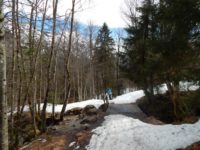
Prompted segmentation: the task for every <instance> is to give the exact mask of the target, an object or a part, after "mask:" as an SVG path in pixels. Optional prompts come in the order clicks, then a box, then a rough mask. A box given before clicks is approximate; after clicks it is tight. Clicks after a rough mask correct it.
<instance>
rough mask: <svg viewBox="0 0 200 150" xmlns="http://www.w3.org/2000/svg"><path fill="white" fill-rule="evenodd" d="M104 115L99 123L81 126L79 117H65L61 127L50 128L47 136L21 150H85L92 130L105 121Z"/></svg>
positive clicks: (42, 136) (99, 119) (60, 124)
mask: <svg viewBox="0 0 200 150" xmlns="http://www.w3.org/2000/svg"><path fill="white" fill-rule="evenodd" d="M103 118H104V114H101V115H99V117H98V120H97V122H95V123H92V124H80V119H79V116H78V115H74V116H65V118H64V121H63V122H60V123H59V125H56V126H52V127H49V129H48V131H47V133H46V134H43V135H41V136H39V137H38V138H37V139H35V140H34V141H32V142H31V143H29V144H28V145H23V146H21V147H20V148H19V149H20V150H74V149H78V150H85V147H86V145H88V144H89V141H90V138H91V136H92V132H91V131H92V129H94V128H95V127H97V126H98V125H99V124H101V122H102V121H103Z"/></svg>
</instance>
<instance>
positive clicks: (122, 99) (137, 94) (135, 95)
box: [110, 90, 144, 104]
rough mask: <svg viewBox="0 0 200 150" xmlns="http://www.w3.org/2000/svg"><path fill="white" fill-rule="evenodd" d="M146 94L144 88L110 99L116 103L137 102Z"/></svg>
mask: <svg viewBox="0 0 200 150" xmlns="http://www.w3.org/2000/svg"><path fill="white" fill-rule="evenodd" d="M143 96H144V92H143V90H139V91H134V92H130V93H127V94H124V95H121V96H117V97H116V98H114V99H113V100H111V101H110V103H115V104H129V103H135V102H136V101H137V100H138V99H139V98H141V97H143Z"/></svg>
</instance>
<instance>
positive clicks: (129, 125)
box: [86, 115, 200, 150]
mask: <svg viewBox="0 0 200 150" xmlns="http://www.w3.org/2000/svg"><path fill="white" fill-rule="evenodd" d="M93 133H94V134H93V136H92V138H91V140H90V143H89V145H88V146H87V147H86V148H87V150H128V149H135V150H175V149H177V148H185V147H186V146H188V145H190V144H192V143H194V142H197V141H199V140H200V121H198V122H197V123H195V124H183V125H151V124H147V123H144V122H141V121H140V120H138V119H133V118H130V117H126V116H123V115H110V116H107V117H105V121H104V122H103V124H102V126H101V127H98V128H96V129H94V130H93Z"/></svg>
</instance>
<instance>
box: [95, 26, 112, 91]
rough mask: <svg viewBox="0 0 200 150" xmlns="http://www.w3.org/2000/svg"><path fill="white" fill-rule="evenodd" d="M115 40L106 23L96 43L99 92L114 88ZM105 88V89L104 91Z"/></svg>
mask: <svg viewBox="0 0 200 150" xmlns="http://www.w3.org/2000/svg"><path fill="white" fill-rule="evenodd" d="M113 51H114V40H113V38H112V37H111V32H110V30H109V28H108V26H107V24H106V23H104V24H103V26H102V27H101V28H100V30H99V32H98V35H97V38H96V43H95V52H94V58H95V70H96V71H95V72H96V78H97V81H98V83H97V87H96V88H97V91H98V93H99V94H100V93H101V92H102V90H103V89H105V88H106V87H109V86H113V76H114V55H113ZM102 88H103V89H102Z"/></svg>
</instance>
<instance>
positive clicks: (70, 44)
mask: <svg viewBox="0 0 200 150" xmlns="http://www.w3.org/2000/svg"><path fill="white" fill-rule="evenodd" d="M75 2H76V0H72V9H71V22H70V33H69V43H68V51H67V52H66V53H67V55H66V56H67V57H66V60H65V92H66V93H65V98H64V104H63V107H62V110H61V113H60V120H63V117H64V112H65V110H66V106H67V100H68V97H69V94H70V90H71V83H70V74H69V58H70V54H71V50H72V34H73V27H74V13H75ZM67 82H68V87H67Z"/></svg>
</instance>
